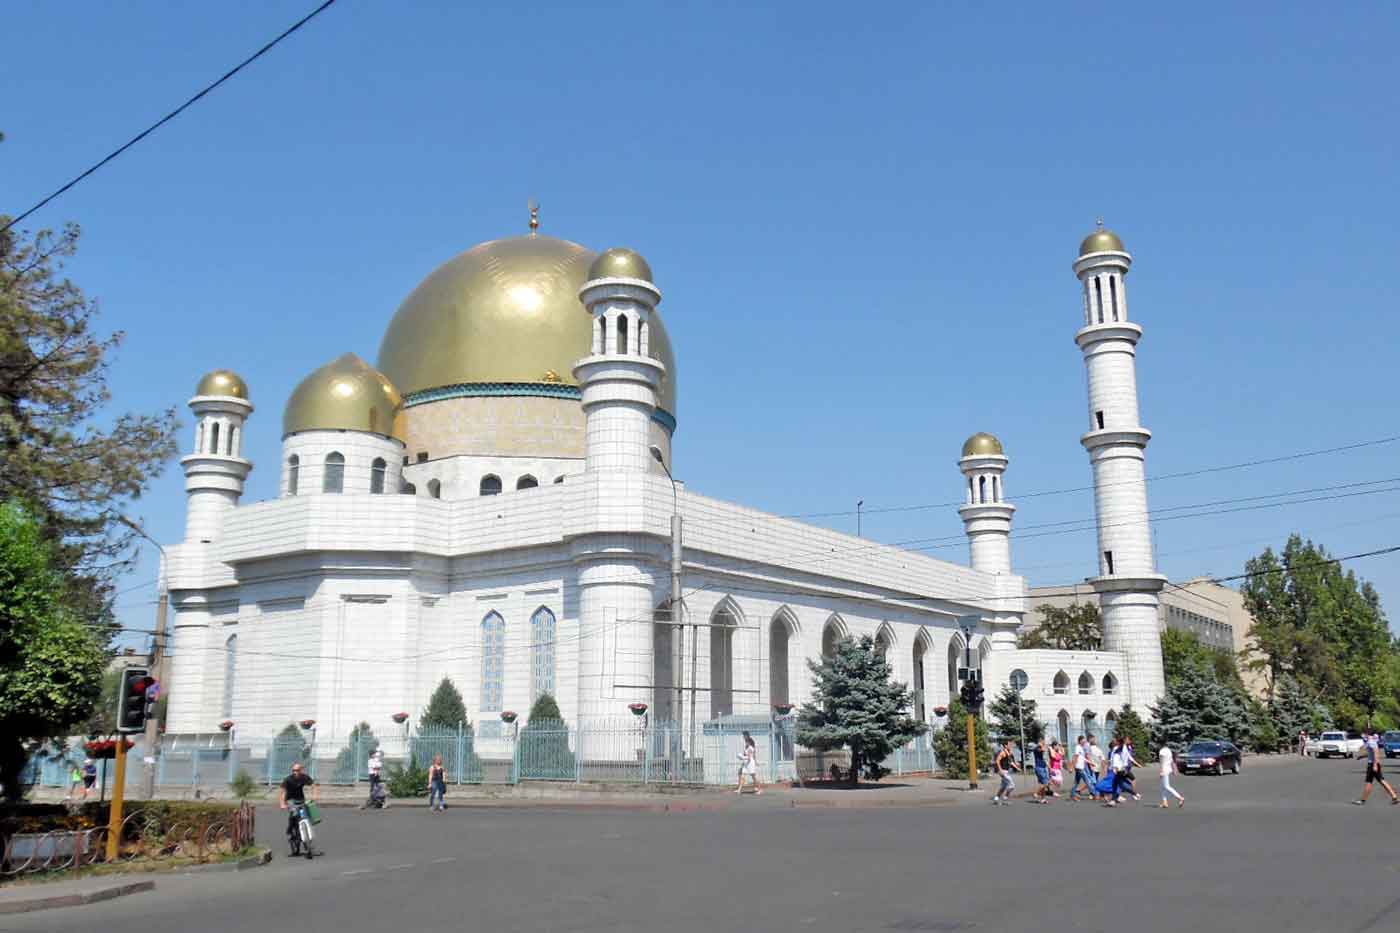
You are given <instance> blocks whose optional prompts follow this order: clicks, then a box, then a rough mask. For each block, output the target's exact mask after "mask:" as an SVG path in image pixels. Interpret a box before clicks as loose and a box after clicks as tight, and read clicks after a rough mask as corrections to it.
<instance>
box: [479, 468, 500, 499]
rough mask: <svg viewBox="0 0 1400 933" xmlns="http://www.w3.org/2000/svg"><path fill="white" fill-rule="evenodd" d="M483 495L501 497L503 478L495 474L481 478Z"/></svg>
mask: <svg viewBox="0 0 1400 933" xmlns="http://www.w3.org/2000/svg"><path fill="white" fill-rule="evenodd" d="M481 494H482V495H483V496H499V495H500V494H501V478H500V477H499V476H496V475H495V474H494V473H493V474H490V475H487V476H483V477H482V478H481Z"/></svg>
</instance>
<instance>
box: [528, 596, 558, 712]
mask: <svg viewBox="0 0 1400 933" xmlns="http://www.w3.org/2000/svg"><path fill="white" fill-rule="evenodd" d="M530 672H531V686H530V702H532V703H533V702H534V701H535V700H536V699H538V698H539V695H540V694H541V693H548V694H549V695H550V696H554V613H552V612H550V611H549V610H548V609H546V608H545V607H544V606H541V607H540V608H538V609H536V610H535V614H534V615H532V616H530Z"/></svg>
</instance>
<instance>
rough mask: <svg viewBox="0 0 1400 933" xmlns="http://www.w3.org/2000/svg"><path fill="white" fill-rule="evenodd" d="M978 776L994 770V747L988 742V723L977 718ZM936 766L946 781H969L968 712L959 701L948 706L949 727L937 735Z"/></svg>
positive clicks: (934, 747) (935, 739)
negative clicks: (954, 779) (959, 779)
mask: <svg viewBox="0 0 1400 933" xmlns="http://www.w3.org/2000/svg"><path fill="white" fill-rule="evenodd" d="M976 722H977V731H976V736H977V773H978V774H984V773H986V772H987V771H989V770H991V765H992V745H991V743H990V742H989V741H987V723H986V720H984V719H983V718H982V717H981V716H978V717H977V720H976ZM933 754H934V765H935V766H936V767H937V768H938V770H940V771H942V772H943V775H944V777H948V778H965V777H967V709H966V707H964V706H963V705H962V701H960V700H958V699H957V698H956V697H955V698H954V699H953V702H952V703H950V704H949V705H948V724H947V725H946V726H944V727H943V728H942V729H939V730H938V731H937V732H935V733H934V734H933Z"/></svg>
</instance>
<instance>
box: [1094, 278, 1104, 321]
mask: <svg viewBox="0 0 1400 933" xmlns="http://www.w3.org/2000/svg"><path fill="white" fill-rule="evenodd" d="M1094 301H1095V302H1096V303H1097V305H1098V309H1099V323H1100V324H1102V323H1103V280H1102V279H1099V278H1095V279H1094Z"/></svg>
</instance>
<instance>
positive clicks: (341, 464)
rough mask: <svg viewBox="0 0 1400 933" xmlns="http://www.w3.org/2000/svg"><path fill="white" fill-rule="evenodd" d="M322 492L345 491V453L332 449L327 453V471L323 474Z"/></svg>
mask: <svg viewBox="0 0 1400 933" xmlns="http://www.w3.org/2000/svg"><path fill="white" fill-rule="evenodd" d="M321 491H322V492H344V491H345V455H344V454H342V453H340V452H338V451H332V452H331V453H329V454H327V455H326V472H325V473H323V474H321Z"/></svg>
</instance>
